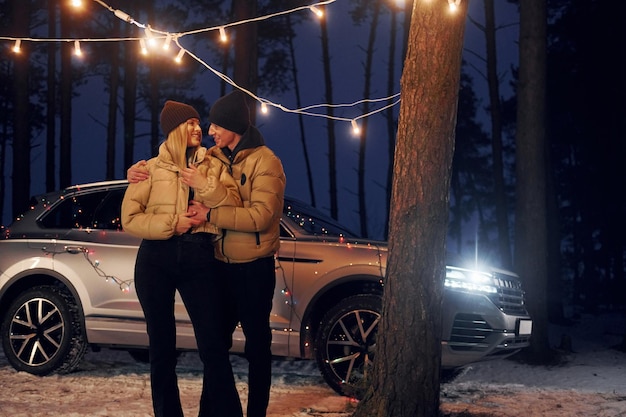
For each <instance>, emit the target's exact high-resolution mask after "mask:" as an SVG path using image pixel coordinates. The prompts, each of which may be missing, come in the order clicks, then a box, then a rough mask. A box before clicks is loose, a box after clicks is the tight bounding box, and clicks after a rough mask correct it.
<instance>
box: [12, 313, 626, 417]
mask: <svg viewBox="0 0 626 417" xmlns="http://www.w3.org/2000/svg"><path fill="white" fill-rule="evenodd" d="M625 329H626V319H625V317H624V315H617V314H610V315H609V314H606V315H599V316H593V317H592V316H584V317H583V318H582V319H580V320H579V321H578V322H577V324H576V326H569V327H556V326H552V327H551V336H552V337H553V339H554V343H553V346H558V345H559V343H560V340H561V336H562V335H567V336H569V337H570V338H571V340H572V351H573V352H571V353H568V354H567V355H566V361H565V362H564V363H563V364H562V365H559V366H553V367H538V366H529V365H525V364H521V363H519V362H517V361H514V360H495V361H490V362H483V363H478V364H474V365H471V366H469V367H467V368H466V369H465V370H464V371H463V372H462V373H461V374H460V375H459V376H458V377H456V378H455V379H454V380H453V381H451V382H448V383H444V384H442V386H441V410H442V414H444V415H446V416H465V417H468V416H481V417H487V416H504V417H512V416H515V417H518V416H519V417H522V416H524V417H527V416H545V415H550V416H557V417H558V416H562V417H566V416H567V417H572V416H594V417H609V416H626V354H625V353H623V352H619V351H617V350H614V349H611V347H612V346H614V345H616V344H618V343H619V342H621V339H622V335H623V333H624V330H625ZM232 363H233V367H234V371H235V374H236V378H237V387H238V389H239V394H240V396H241V399H242V403H243V404H244V406H245V402H246V398H247V392H246V390H247V386H246V361H245V359H242V358H240V357H238V356H233V357H232ZM273 365H274V367H273V374H274V375H273V381H272V382H273V384H272V392H271V400H270V407H269V412H268V417H278V416H293V417H303V416H318V417H322V416H323V417H347V416H350V415H351V410H353V409H354V407H355V405H356V403H355V402H354V401H352V400H350V399H348V398H345V397H341V396H338V395H336V394H335V393H334V392H333V391H332V390H331V389H330V388H328V387H327V386H326V384H325V383H324V381H323V380H322V378H321V376H320V375H319V372H318V370H317V368H316V366H315V363H314V362H313V361H301V360H282V359H276V360H275V361H274V364H273ZM199 369H200V366H199V360H198V358H197V354H195V353H187V354H185V355H184V356H183V357H181V359H180V362H179V386H180V391H181V398H182V401H183V406H184V408H185V412H186V415H187V416H195V415H197V412H198V406H197V402H198V397H199V393H200V385H201V378H200V374H199V371H198V370H199ZM150 415H152V414H151V400H150V389H149V372H148V366H147V365H145V364H141V363H137V362H135V361H134V360H133V359H132V358H131V357H130V355H128V353H126V352H122V351H115V350H108V349H104V350H102V351H101V352H91V353H89V354H88V355H87V356H86V357H85V360H84V361H83V363H82V364H81V366H80V369H79V370H78V371H76V372H74V373H72V374H69V375H52V376H48V377H36V376H33V375H30V374H27V373H23V372H16V371H15V370H13V368H11V367H10V366H9V365H8V363H7V361H6V358H5V357H4V355H3V354H1V353H0V417H34V416H55V417H60V416H63V417H87V416H97V417H105V416H111V417H113V416H115V417H143V416H150Z"/></svg>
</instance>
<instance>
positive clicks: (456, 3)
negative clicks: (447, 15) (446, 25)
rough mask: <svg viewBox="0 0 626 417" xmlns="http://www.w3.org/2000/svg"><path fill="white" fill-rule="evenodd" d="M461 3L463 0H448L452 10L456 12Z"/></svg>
mask: <svg viewBox="0 0 626 417" xmlns="http://www.w3.org/2000/svg"><path fill="white" fill-rule="evenodd" d="M460 3H461V0H448V5H449V6H450V11H451V12H456V10H457V9H458V7H459V4H460Z"/></svg>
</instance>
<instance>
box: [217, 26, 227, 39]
mask: <svg viewBox="0 0 626 417" xmlns="http://www.w3.org/2000/svg"><path fill="white" fill-rule="evenodd" d="M219 31H220V41H222V42H224V43H226V42H228V36H226V29H224V28H223V27H221V28H220V29H219Z"/></svg>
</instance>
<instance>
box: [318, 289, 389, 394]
mask: <svg viewBox="0 0 626 417" xmlns="http://www.w3.org/2000/svg"><path fill="white" fill-rule="evenodd" d="M381 309H382V298H381V297H379V296H376V295H365V294H364V295H356V296H351V297H348V298H345V299H343V300H341V301H340V302H339V303H338V304H337V305H335V306H334V307H332V308H331V309H330V310H329V311H328V312H327V313H326V314H325V315H324V318H323V319H322V322H321V325H320V328H319V331H318V332H317V336H316V338H315V350H316V360H317V365H318V367H319V369H320V371H321V373H322V376H323V377H324V380H325V381H326V383H327V384H328V385H329V386H330V387H331V388H332V389H334V390H335V391H336V392H337V393H339V394H341V395H345V396H348V397H355V398H361V397H362V395H363V394H364V392H365V388H366V387H365V380H366V376H367V374H368V373H369V372H371V370H372V364H373V359H374V348H375V346H376V334H377V332H378V324H379V322H380V312H381Z"/></svg>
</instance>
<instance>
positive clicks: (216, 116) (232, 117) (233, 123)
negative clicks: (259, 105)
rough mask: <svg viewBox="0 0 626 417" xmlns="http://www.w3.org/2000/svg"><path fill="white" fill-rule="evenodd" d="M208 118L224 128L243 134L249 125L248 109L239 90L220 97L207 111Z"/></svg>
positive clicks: (244, 98)
mask: <svg viewBox="0 0 626 417" xmlns="http://www.w3.org/2000/svg"><path fill="white" fill-rule="evenodd" d="M209 120H210V121H211V123H214V124H216V125H218V126H219V127H222V128H224V129H226V130H230V131H231V132H235V133H237V134H239V135H243V134H244V133H245V132H246V130H248V127H249V126H250V110H249V109H248V103H247V102H246V97H245V95H244V93H243V92H241V91H240V90H235V91H233V92H231V93H228V94H226V95H225V96H223V97H220V98H219V99H217V100H216V101H215V103H214V104H213V106H212V107H211V110H210V111H209Z"/></svg>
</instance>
